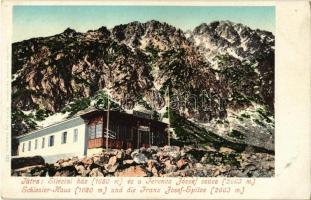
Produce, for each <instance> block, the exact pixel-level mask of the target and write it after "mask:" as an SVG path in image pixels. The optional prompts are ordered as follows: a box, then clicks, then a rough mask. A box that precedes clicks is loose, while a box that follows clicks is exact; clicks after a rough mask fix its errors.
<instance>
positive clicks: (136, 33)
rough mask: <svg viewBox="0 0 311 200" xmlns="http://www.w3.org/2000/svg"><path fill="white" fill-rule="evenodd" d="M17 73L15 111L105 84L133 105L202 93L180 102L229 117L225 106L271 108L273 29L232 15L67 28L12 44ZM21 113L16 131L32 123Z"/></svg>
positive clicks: (52, 105)
mask: <svg viewBox="0 0 311 200" xmlns="http://www.w3.org/2000/svg"><path fill="white" fill-rule="evenodd" d="M12 73H13V74H12V76H13V80H12V111H13V113H15V114H18V113H19V112H20V110H23V111H30V110H39V109H41V110H44V112H46V113H47V114H49V115H51V114H53V113H56V112H59V111H61V110H62V109H63V108H64V107H65V106H67V105H68V104H69V103H70V102H73V101H75V100H77V99H81V98H91V97H93V96H94V95H95V94H96V93H97V92H98V91H99V90H102V89H107V88H108V89H109V90H110V91H111V92H110V93H111V96H112V97H113V99H114V100H115V101H117V102H119V103H120V104H122V105H124V106H125V105H126V108H128V109H132V108H133V107H134V103H135V102H138V101H143V102H144V105H145V106H146V105H147V107H148V106H149V107H153V108H157V109H161V108H163V107H164V106H165V99H164V93H165V90H166V89H167V88H168V87H169V88H170V94H171V95H175V97H176V99H181V100H184V99H187V98H188V97H189V96H196V97H199V98H198V101H197V105H196V106H194V105H193V104H191V103H190V104H183V105H180V107H178V109H177V110H178V111H179V114H180V115H182V116H184V117H186V118H193V119H195V120H197V121H198V122H209V121H210V120H212V119H226V118H227V116H228V114H227V112H228V110H235V111H237V110H243V109H245V108H247V107H249V106H252V105H253V104H258V105H261V106H263V107H264V108H265V109H266V110H267V111H269V112H270V113H273V112H274V36H273V35H272V33H270V32H266V31H261V30H252V29H250V28H249V27H247V26H244V25H242V24H235V23H232V22H228V21H220V22H213V23H211V24H201V25H199V26H198V27H196V28H195V29H194V30H193V31H189V32H186V33H184V32H183V31H182V30H180V29H178V28H175V27H173V26H171V25H169V24H167V23H162V22H158V21H154V20H152V21H148V22H146V23H140V22H131V23H129V24H122V25H118V26H115V27H113V28H112V29H111V30H109V29H107V28H106V27H104V26H103V27H101V28H99V29H98V30H90V31H88V32H86V33H79V32H76V31H75V30H73V29H70V28H68V29H66V30H65V31H64V32H63V33H60V34H57V35H54V36H51V37H44V38H43V37H40V38H32V39H29V40H25V41H21V42H16V43H13V44H12ZM203 91H204V92H206V93H204V94H202V92H203ZM204 95H208V96H209V98H208V107H209V109H208V110H206V109H204V106H205V105H204V103H205V104H206V102H203V100H201V99H202V98H201V97H202V96H204ZM16 116H17V115H13V123H12V124H13V125H12V132H13V135H17V134H23V133H25V132H27V131H29V130H30V129H33V128H34V127H35V125H34V126H32V124H30V123H28V122H27V120H26V119H25V116H23V115H22V114H21V113H19V115H18V116H17V117H16Z"/></svg>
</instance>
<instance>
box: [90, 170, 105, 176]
mask: <svg viewBox="0 0 311 200" xmlns="http://www.w3.org/2000/svg"><path fill="white" fill-rule="evenodd" d="M90 176H91V177H97V176H104V174H103V173H102V172H101V171H100V169H99V168H94V169H92V171H91V172H90Z"/></svg>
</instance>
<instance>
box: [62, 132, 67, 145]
mask: <svg viewBox="0 0 311 200" xmlns="http://www.w3.org/2000/svg"><path fill="white" fill-rule="evenodd" d="M66 142H67V132H63V134H62V142H61V143H62V144H66Z"/></svg>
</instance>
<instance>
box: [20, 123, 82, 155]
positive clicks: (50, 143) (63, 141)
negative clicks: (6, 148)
mask: <svg viewBox="0 0 311 200" xmlns="http://www.w3.org/2000/svg"><path fill="white" fill-rule="evenodd" d="M67 135H68V134H67V132H66V131H65V132H63V133H62V135H61V144H66V143H67ZM54 140H55V136H54V135H50V136H49V137H48V147H52V146H54ZM77 141H78V129H74V130H73V142H77ZM31 145H32V142H31V140H30V141H28V151H31V149H32V147H31ZM25 146H26V142H24V143H23V144H22V152H25ZM43 148H45V137H42V138H41V149H43ZM34 149H35V150H36V149H38V139H35V141H34Z"/></svg>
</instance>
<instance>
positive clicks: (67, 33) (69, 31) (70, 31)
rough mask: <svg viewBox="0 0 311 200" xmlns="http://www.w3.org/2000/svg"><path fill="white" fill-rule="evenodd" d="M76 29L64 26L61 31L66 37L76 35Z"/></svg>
mask: <svg viewBox="0 0 311 200" xmlns="http://www.w3.org/2000/svg"><path fill="white" fill-rule="evenodd" d="M76 33H77V32H76V31H75V30H74V29H72V28H69V27H68V28H66V29H65V30H64V32H63V34H64V35H65V36H67V37H72V36H75V35H76Z"/></svg>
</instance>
